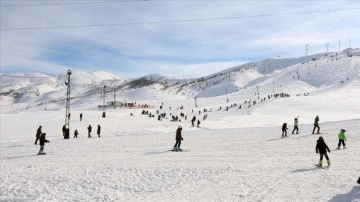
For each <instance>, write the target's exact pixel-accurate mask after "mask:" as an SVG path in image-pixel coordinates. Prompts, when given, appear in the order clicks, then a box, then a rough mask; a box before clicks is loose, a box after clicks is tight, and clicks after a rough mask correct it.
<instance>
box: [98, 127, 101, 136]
mask: <svg viewBox="0 0 360 202" xmlns="http://www.w3.org/2000/svg"><path fill="white" fill-rule="evenodd" d="M100 131H101V126H100V125H98V127H97V135H98V136H99V137H100Z"/></svg>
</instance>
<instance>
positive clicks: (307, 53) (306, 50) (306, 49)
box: [305, 44, 309, 56]
mask: <svg viewBox="0 0 360 202" xmlns="http://www.w3.org/2000/svg"><path fill="white" fill-rule="evenodd" d="M308 55H309V44H306V45H305V56H308Z"/></svg>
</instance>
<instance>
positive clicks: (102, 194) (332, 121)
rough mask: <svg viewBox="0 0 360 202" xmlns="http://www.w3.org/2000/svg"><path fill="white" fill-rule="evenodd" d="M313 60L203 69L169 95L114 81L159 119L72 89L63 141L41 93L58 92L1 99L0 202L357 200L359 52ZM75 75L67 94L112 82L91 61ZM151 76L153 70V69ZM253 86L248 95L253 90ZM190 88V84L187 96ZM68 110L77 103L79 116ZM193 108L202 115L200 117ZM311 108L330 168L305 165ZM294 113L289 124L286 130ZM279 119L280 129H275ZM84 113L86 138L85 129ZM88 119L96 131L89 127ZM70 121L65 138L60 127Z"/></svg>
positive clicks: (58, 117) (311, 149)
mask: <svg viewBox="0 0 360 202" xmlns="http://www.w3.org/2000/svg"><path fill="white" fill-rule="evenodd" d="M276 61H277V62H280V63H283V62H281V59H272V60H271V64H272V65H275V64H277V63H276ZM285 61H287V62H289V60H285ZM314 62H316V67H315V63H312V62H311V63H309V64H308V63H304V62H303V61H300V63H296V64H291V65H290V66H287V65H288V64H284V65H279V68H278V69H276V70H274V71H273V72H271V73H269V74H263V73H261V72H259V71H258V70H256V69H249V70H248V71H243V72H236V73H234V74H232V75H231V78H232V79H233V80H234V82H229V81H228V80H227V81H225V80H224V78H225V77H224V75H221V77H212V78H211V79H213V82H215V83H216V84H214V85H211V86H208V88H205V89H204V90H202V91H198V89H197V87H196V86H197V85H199V84H198V83H197V84H196V85H195V86H188V87H185V88H184V89H183V90H184V92H191V93H193V94H191V93H189V94H185V95H183V94H178V93H177V89H176V88H172V87H169V88H167V89H166V90H163V86H161V85H160V84H159V83H157V84H154V85H152V86H146V87H143V88H134V89H128V90H126V91H121V92H118V95H119V97H120V98H121V99H124V100H128V101H136V102H137V103H138V104H149V105H151V106H154V108H150V109H145V110H148V111H149V112H151V113H152V114H156V111H157V110H159V112H160V113H166V114H167V119H164V120H163V121H158V120H157V116H156V115H155V117H154V118H150V117H148V116H147V115H141V112H142V110H143V109H124V108H122V109H110V108H107V109H106V118H102V117H101V115H102V110H101V109H99V108H97V105H98V104H100V103H101V102H102V97H101V93H98V94H96V93H95V94H91V95H89V96H87V97H86V99H85V98H76V99H73V100H72V103H71V107H72V108H71V114H72V115H71V121H70V131H71V133H70V139H68V140H64V139H63V137H62V132H61V128H62V126H63V124H64V120H65V110H64V108H65V107H64V106H65V104H64V102H49V100H56V99H59V98H60V97H61V96H64V95H63V94H62V93H63V91H61V90H55V91H52V92H47V93H44V94H41V95H39V96H35V97H33V98H29V100H28V101H29V102H31V103H45V104H43V105H39V106H35V107H32V108H29V109H27V110H26V109H25V108H23V107H22V105H27V103H26V102H25V103H15V104H14V105H15V106H14V108H15V109H16V107H19V109H20V108H21V110H15V111H11V110H8V107H9V106H5V107H3V106H2V107H1V113H0V119H1V121H0V134H1V135H0V148H1V156H0V157H1V158H0V170H1V172H0V201H173V200H179V201H279V202H282V201H332V202H343V201H360V187H359V185H358V184H356V180H357V179H358V177H359V176H360V166H359V165H360V158H359V157H360V151H359V149H358V148H359V147H360V134H359V131H360V125H359V123H360V104H359V101H358V100H359V99H360V88H359V86H360V77H359V75H360V59H359V57H355V56H354V57H352V58H346V57H341V58H339V60H338V61H332V62H330V61H328V60H327V58H323V57H322V58H319V59H317V60H316V61H314ZM266 65H269V63H266ZM275 66H276V65H275ZM235 69H236V68H235ZM260 70H261V68H260ZM228 71H230V72H231V70H228ZM81 74H84V73H81ZM298 75H300V78H298V77H297V76H298ZM93 76H94V77H93ZM294 76H295V78H294ZM74 78H76V77H74ZM80 78H81V79H83V81H81V82H79V84H80V83H82V84H83V83H86V82H88V83H86V85H87V86H84V87H83V89H82V87H80V86H77V88H76V89H74V91H75V92H74V93H75V95H81V94H82V93H83V92H84V91H86V90H88V89H89V88H90V89H92V90H93V91H94V92H96V91H97V90H99V89H101V88H100V87H101V86H100V84H102V83H101V82H103V83H106V84H107V85H110V86H111V85H112V84H113V83H109V80H107V79H110V80H111V79H112V77H111V75H110V76H109V75H108V74H105V73H103V72H98V73H96V74H92V75H90V76H89V75H88V74H87V76H85V75H83V76H81V77H79V79H80ZM95 78H99V80H96V79H95ZM115 79H116V80H117V82H122V81H121V79H120V78H115ZM118 79H120V80H118ZM153 79H164V78H163V77H161V76H159V77H156V75H153ZM217 79H218V80H217ZM60 81H62V79H59V80H58V82H57V83H58V84H59V88H61V85H62V84H61V85H60ZM85 81H86V82H85ZM187 81H189V80H187ZM209 81H210V80H209ZM230 81H231V80H230ZM342 81H343V82H342ZM25 82H27V81H24V84H23V85H25ZM98 82H100V84H99V83H98ZM171 82H173V81H171V80H169V83H171ZM15 83H16V82H15ZM2 85H5V84H2ZM12 85H15V84H14V83H13V84H11V83H10V84H6V86H10V87H11V86H12ZM26 85H27V84H26ZM231 86H232V87H233V91H231V90H230V87H231ZM62 87H63V86H62ZM224 88H225V89H226V88H228V90H229V91H228V92H227V93H225V94H224V93H221V91H223V92H224V90H225V89H224ZM257 88H259V94H255V93H257ZM76 90H78V92H77V91H76ZM273 91H274V92H273ZM100 92H101V91H100ZM201 93H202V96H200V94H201ZM276 93H288V94H290V97H277V98H276V99H275V98H274V97H273V96H271V95H273V94H276ZM304 94H305V95H304ZM111 95H112V94H110V93H109V94H107V95H106V100H111V99H112V98H111ZM190 95H199V97H197V99H196V104H197V107H195V99H194V97H192V96H190ZM268 96H270V98H269V97H268ZM264 98H266V99H265V100H263V101H262V102H261V99H264ZM2 99H3V100H6V99H8V98H7V97H6V96H3V97H2ZM25 100H26V99H25ZM35 100H40V101H35ZM227 100H229V102H227ZM245 101H246V103H247V104H245ZM253 101H256V104H253ZM249 102H250V103H251V104H250V105H249V104H248V103H249ZM235 103H236V106H234V104H235ZM162 104H163V109H162V110H160V108H159V107H160V105H162ZM240 105H241V109H240V108H239V106H240ZM6 107H7V108H6ZM170 107H171V109H170ZM181 107H183V109H182V110H181V109H180V108H181ZM220 107H221V110H220ZM226 108H228V110H226ZM45 109H46V110H45ZM204 109H206V110H207V112H206V113H205V112H204ZM199 111H200V114H199ZM181 112H182V113H185V115H186V116H187V120H185V119H184V118H181V122H172V121H170V118H171V116H170V114H171V115H178V116H179V115H180V113H181ZM80 113H83V114H84V117H83V121H81V122H80V121H79V114H80ZM130 113H132V114H133V116H130ZM205 114H207V115H208V118H207V119H206V120H203V116H204V115H205ZM316 115H319V117H320V127H321V132H322V133H323V134H321V136H322V137H324V139H325V142H326V143H327V145H328V146H329V147H330V149H331V152H330V153H329V157H330V160H331V164H332V165H331V167H330V169H320V168H317V167H315V166H314V164H316V163H317V162H318V160H319V155H318V154H316V153H315V145H316V140H317V139H318V137H319V135H312V134H311V132H312V128H313V121H314V118H315V116H316ZM193 116H196V118H197V119H200V120H201V124H200V127H199V128H197V127H191V123H190V120H191V118H192V117H193ZM295 117H298V118H299V129H300V134H299V135H292V134H291V130H292V129H293V120H294V118H295ZM284 122H286V123H288V128H289V130H288V135H289V138H281V126H282V124H283V123H284ZM89 124H91V125H92V127H93V132H92V138H87V129H86V128H87V126H88V125H89ZM98 124H100V125H101V127H102V133H101V138H98V137H97V135H96V134H95V133H96V126H97V125H98ZM39 125H42V128H43V132H45V133H47V139H48V140H50V143H48V144H46V145H45V150H44V151H45V152H46V153H47V155H44V156H38V155H37V153H38V151H39V145H34V141H35V133H36V129H37V128H38V126H39ZM178 125H182V127H183V132H182V135H183V138H184V141H183V142H182V145H181V148H182V149H183V150H184V152H171V151H169V150H170V149H172V146H173V145H174V144H175V131H176V128H177V127H178ZM342 128H344V129H346V130H347V132H346V134H347V141H346V144H347V148H346V149H341V150H336V147H337V142H338V139H337V135H338V133H339V131H340V129H342ZM75 129H78V131H79V138H77V139H74V138H73V135H72V134H73V132H74V130H75ZM325 164H326V163H325Z"/></svg>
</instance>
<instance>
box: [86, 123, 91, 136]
mask: <svg viewBox="0 0 360 202" xmlns="http://www.w3.org/2000/svg"><path fill="white" fill-rule="evenodd" d="M87 129H88V138H90V137H91V135H90V133H91V130H92V127H91V125H90V124H89V127H88V128H87Z"/></svg>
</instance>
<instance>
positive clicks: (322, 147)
mask: <svg viewBox="0 0 360 202" xmlns="http://www.w3.org/2000/svg"><path fill="white" fill-rule="evenodd" d="M315 150H316V153H320V160H319V164H317V166H319V167H321V166H322V160H323V157H324V156H325V158H326V161H327V164H328V166H330V159H329V157H328V155H327V153H326V151H328V152H329V153H330V149H329V147H328V146H327V145H326V143H325V141H324V138H323V137H321V136H320V137H319V139H318V140H317V144H316V149H315Z"/></svg>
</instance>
